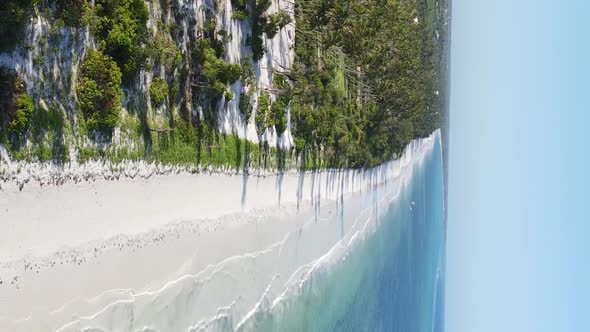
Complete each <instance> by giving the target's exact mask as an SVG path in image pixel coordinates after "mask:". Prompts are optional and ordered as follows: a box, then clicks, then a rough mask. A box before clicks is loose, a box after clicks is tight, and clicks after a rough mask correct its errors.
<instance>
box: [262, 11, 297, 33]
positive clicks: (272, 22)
mask: <svg viewBox="0 0 590 332" xmlns="http://www.w3.org/2000/svg"><path fill="white" fill-rule="evenodd" d="M289 23H291V16H289V14H288V13H287V12H286V11H285V10H283V9H281V10H279V12H278V13H276V14H272V15H269V16H268V19H267V20H266V24H265V25H264V32H265V33H266V36H267V37H268V38H273V37H274V36H275V35H276V34H277V32H278V31H279V30H280V29H282V28H283V27H284V26H285V25H287V24H289Z"/></svg>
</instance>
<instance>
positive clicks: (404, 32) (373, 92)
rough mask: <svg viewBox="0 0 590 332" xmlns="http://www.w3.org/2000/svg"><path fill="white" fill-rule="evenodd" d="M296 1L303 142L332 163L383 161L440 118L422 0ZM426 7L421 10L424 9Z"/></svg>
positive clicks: (296, 105) (300, 145) (307, 150)
mask: <svg viewBox="0 0 590 332" xmlns="http://www.w3.org/2000/svg"><path fill="white" fill-rule="evenodd" d="M295 4H296V20H297V22H296V26H297V35H296V61H295V65H294V67H293V69H292V70H291V72H290V73H289V74H288V77H289V78H290V80H291V81H292V82H293V101H292V112H291V115H292V120H293V124H294V128H293V129H294V134H295V136H296V142H297V150H298V152H300V153H302V154H303V156H305V157H304V158H308V156H311V158H312V159H317V158H318V156H320V154H319V152H320V151H321V152H322V153H321V156H323V158H325V159H326V161H327V162H328V164H329V165H333V166H338V167H364V166H370V165H375V164H378V163H381V162H383V161H385V160H387V159H389V158H391V156H392V155H393V154H395V153H399V152H401V151H402V149H403V147H404V146H405V145H406V144H407V143H408V142H409V141H410V140H411V139H413V138H415V137H421V136H426V135H428V134H429V133H430V132H432V130H434V129H435V128H437V127H438V126H439V122H438V114H439V112H441V111H442V110H441V107H440V105H441V104H440V103H439V102H438V101H437V100H436V98H435V97H436V93H435V91H436V90H437V89H438V88H437V81H436V70H437V67H436V66H435V62H434V59H433V57H432V52H431V53H430V54H429V53H428V52H429V48H430V50H432V47H433V46H432V45H431V40H432V31H428V30H427V29H425V25H424V24H419V23H418V22H420V21H421V20H423V19H424V17H423V15H420V13H419V12H418V7H417V6H418V1H412V0H406V1H377V0H355V1H350V0H333V1H298V2H296V3H295ZM419 15H420V16H419Z"/></svg>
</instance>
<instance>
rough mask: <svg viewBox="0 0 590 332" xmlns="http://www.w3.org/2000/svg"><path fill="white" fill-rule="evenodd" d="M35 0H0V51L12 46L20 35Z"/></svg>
mask: <svg viewBox="0 0 590 332" xmlns="http://www.w3.org/2000/svg"><path fill="white" fill-rule="evenodd" d="M36 2H37V0H2V1H0V52H1V51H4V50H6V49H8V48H10V47H13V46H14V45H15V44H16V43H17V42H18V40H19V39H20V38H21V37H22V33H23V30H24V26H25V24H26V23H27V22H28V21H29V19H30V17H31V12H32V11H33V5H34V4H35V3H36Z"/></svg>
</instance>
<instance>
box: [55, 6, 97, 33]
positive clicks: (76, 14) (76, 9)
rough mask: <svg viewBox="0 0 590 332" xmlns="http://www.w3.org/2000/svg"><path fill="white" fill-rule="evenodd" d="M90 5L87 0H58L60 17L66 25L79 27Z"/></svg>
mask: <svg viewBox="0 0 590 332" xmlns="http://www.w3.org/2000/svg"><path fill="white" fill-rule="evenodd" d="M89 10H90V7H89V6H88V3H87V1H86V0H60V1H57V12H58V17H59V19H61V20H62V21H63V22H64V24H65V25H67V26H71V27H79V26H80V25H82V21H83V19H84V16H85V15H86V14H87V12H89Z"/></svg>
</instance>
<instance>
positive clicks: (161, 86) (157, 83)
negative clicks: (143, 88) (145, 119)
mask: <svg viewBox="0 0 590 332" xmlns="http://www.w3.org/2000/svg"><path fill="white" fill-rule="evenodd" d="M166 97H168V83H166V81H165V80H163V79H161V78H159V77H154V79H153V80H152V83H151V84H150V99H151V100H152V103H153V104H154V105H156V106H160V105H162V103H163V102H164V100H165V99H166Z"/></svg>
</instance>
